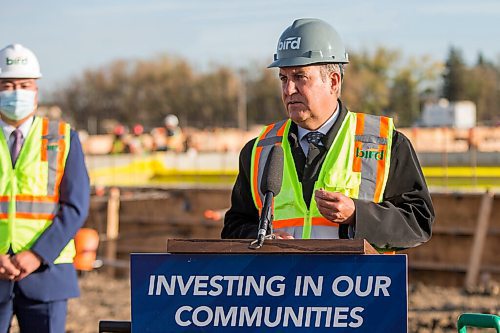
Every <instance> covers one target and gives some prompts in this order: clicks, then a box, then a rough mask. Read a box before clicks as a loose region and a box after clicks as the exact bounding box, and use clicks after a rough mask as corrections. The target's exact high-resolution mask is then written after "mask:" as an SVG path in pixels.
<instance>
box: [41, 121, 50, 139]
mask: <svg viewBox="0 0 500 333" xmlns="http://www.w3.org/2000/svg"><path fill="white" fill-rule="evenodd" d="M48 134H49V119H48V118H43V119H42V136H46V135H48Z"/></svg>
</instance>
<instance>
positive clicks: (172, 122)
mask: <svg viewBox="0 0 500 333" xmlns="http://www.w3.org/2000/svg"><path fill="white" fill-rule="evenodd" d="M178 125H179V118H177V116H176V115H174V114H169V115H168V116H166V117H165V126H172V127H177V126H178Z"/></svg>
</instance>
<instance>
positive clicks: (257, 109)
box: [50, 47, 500, 133]
mask: <svg viewBox="0 0 500 333" xmlns="http://www.w3.org/2000/svg"><path fill="white" fill-rule="evenodd" d="M209 67H210V69H209V70H204V71H197V70H195V67H194V66H192V65H191V64H190V63H188V62H187V61H186V60H185V59H182V58H178V57H172V56H169V55H163V56H160V57H157V58H155V59H149V60H137V61H125V60H116V61H113V62H111V63H109V64H107V65H105V66H103V67H100V68H95V69H88V70H86V71H84V72H83V73H82V74H81V75H80V76H78V77H76V78H75V79H73V80H71V81H70V82H68V83H67V84H66V85H65V86H64V87H63V88H60V89H58V90H56V91H53V92H52V94H51V98H50V102H51V103H53V104H57V105H59V106H60V107H61V108H62V109H63V110H64V114H65V115H66V116H68V117H69V118H71V121H72V124H73V125H74V126H76V127H77V128H79V129H86V128H87V127H88V124H89V119H92V120H93V121H95V122H96V123H97V124H98V127H97V132H100V133H102V132H103V131H104V128H103V127H102V126H101V124H103V123H104V122H105V121H106V120H109V119H113V120H116V121H117V122H119V123H121V124H124V125H128V126H132V125H133V124H136V123H140V124H142V125H144V126H145V127H146V128H152V127H158V126H161V125H162V121H163V118H164V117H165V115H167V114H176V115H177V116H178V117H179V119H180V120H181V125H182V126H191V127H198V128H206V127H237V126H238V110H239V111H240V112H245V110H246V114H245V117H246V119H247V124H248V126H251V125H255V124H267V123H270V122H273V121H276V120H279V119H282V118H283V117H284V115H285V113H284V110H283V106H282V103H281V92H280V82H279V80H278V73H277V70H276V69H267V68H266V64H265V63H260V62H254V63H252V64H250V65H249V66H247V67H246V68H244V69H239V70H237V69H234V68H230V67H228V66H224V65H219V64H212V65H210V66H209ZM441 97H444V98H447V99H448V100H450V101H455V100H472V101H473V102H475V103H476V104H477V111H478V121H479V122H481V123H492V122H495V121H498V117H499V116H498V115H499V114H500V110H499V109H500V64H494V63H493V62H491V61H489V60H486V59H484V57H483V56H482V55H479V56H478V60H477V63H476V64H474V65H467V64H466V63H465V62H464V60H463V57H462V54H461V51H460V50H459V49H457V48H454V47H451V48H450V50H449V54H448V58H447V59H446V61H445V62H444V63H442V62H440V61H436V60H434V59H432V58H431V57H428V56H422V57H412V58H409V59H408V58H404V57H403V56H402V54H401V52H400V51H397V50H390V49H386V48H383V47H380V48H378V49H376V50H375V51H373V52H368V51H363V52H359V53H355V54H351V55H350V63H349V64H348V65H347V66H346V68H345V75H344V82H343V89H342V100H343V101H344V102H345V104H346V105H347V106H348V108H349V109H350V110H352V111H360V112H366V113H371V114H379V115H380V114H384V115H390V116H393V117H394V118H395V120H396V124H397V125H398V126H399V127H402V126H411V125H412V124H414V123H415V122H416V121H417V120H418V119H419V116H420V110H421V109H422V106H423V104H424V103H428V102H435V101H437V100H438V99H439V98H441ZM242 98H243V100H242ZM242 101H243V103H244V105H245V106H246V108H243V110H241V103H242ZM238 105H240V107H238ZM495 117H496V118H495Z"/></svg>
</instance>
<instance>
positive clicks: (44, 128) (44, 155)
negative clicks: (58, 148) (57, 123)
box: [41, 118, 49, 162]
mask: <svg viewBox="0 0 500 333" xmlns="http://www.w3.org/2000/svg"><path fill="white" fill-rule="evenodd" d="M48 134H49V120H48V119H47V118H43V119H42V148H41V149H42V151H41V155H42V156H41V158H42V161H43V162H46V161H47V146H48V145H49V140H48V139H45V137H46V136H47V135H48Z"/></svg>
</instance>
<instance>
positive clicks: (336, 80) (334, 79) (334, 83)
mask: <svg viewBox="0 0 500 333" xmlns="http://www.w3.org/2000/svg"><path fill="white" fill-rule="evenodd" d="M330 84H331V87H330V88H331V90H332V91H333V92H334V93H335V94H337V96H338V95H340V86H341V84H342V78H341V76H340V73H337V72H333V73H331V74H330Z"/></svg>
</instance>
